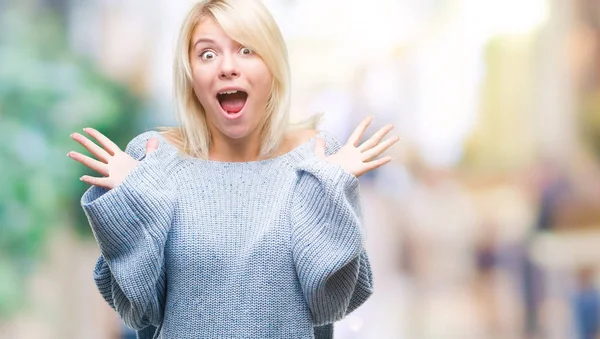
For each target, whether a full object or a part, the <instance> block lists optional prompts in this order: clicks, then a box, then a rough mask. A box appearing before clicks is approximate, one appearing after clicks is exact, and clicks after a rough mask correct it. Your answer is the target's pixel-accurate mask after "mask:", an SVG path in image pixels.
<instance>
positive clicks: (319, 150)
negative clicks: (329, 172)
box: [315, 138, 327, 159]
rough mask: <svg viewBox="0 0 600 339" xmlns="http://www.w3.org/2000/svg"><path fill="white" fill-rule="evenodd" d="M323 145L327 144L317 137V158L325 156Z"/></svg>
mask: <svg viewBox="0 0 600 339" xmlns="http://www.w3.org/2000/svg"><path fill="white" fill-rule="evenodd" d="M325 146H327V143H326V142H325V139H322V138H319V139H317V141H316V142H315V155H316V156H317V157H318V158H321V159H324V158H325Z"/></svg>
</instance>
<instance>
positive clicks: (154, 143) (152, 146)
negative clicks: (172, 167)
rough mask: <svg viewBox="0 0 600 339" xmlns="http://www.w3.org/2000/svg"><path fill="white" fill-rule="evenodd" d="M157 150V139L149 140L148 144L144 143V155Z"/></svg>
mask: <svg viewBox="0 0 600 339" xmlns="http://www.w3.org/2000/svg"><path fill="white" fill-rule="evenodd" d="M157 149H158V139H156V138H150V139H148V142H146V155H148V154H150V152H152V151H156V150H157Z"/></svg>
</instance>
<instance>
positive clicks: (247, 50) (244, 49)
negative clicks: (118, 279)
mask: <svg viewBox="0 0 600 339" xmlns="http://www.w3.org/2000/svg"><path fill="white" fill-rule="evenodd" d="M240 54H242V55H250V54H252V50H251V49H250V48H248V47H242V48H241V49H240Z"/></svg>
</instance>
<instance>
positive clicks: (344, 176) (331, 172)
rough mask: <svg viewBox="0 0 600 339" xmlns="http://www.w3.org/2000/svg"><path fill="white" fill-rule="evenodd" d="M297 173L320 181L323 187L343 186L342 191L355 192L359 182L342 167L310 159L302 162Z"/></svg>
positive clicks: (313, 158) (314, 158)
mask: <svg viewBox="0 0 600 339" xmlns="http://www.w3.org/2000/svg"><path fill="white" fill-rule="evenodd" d="M297 171H298V173H300V172H301V171H304V172H307V173H310V174H312V175H313V176H315V177H316V178H317V179H318V180H319V181H321V182H322V183H323V184H324V185H325V187H337V186H338V185H343V187H344V190H345V191H346V190H355V189H357V188H358V185H359V180H358V178H357V177H356V176H355V175H354V174H351V173H348V172H346V170H344V169H343V168H342V166H340V165H338V164H333V163H330V162H327V161H325V160H323V159H320V158H317V157H312V158H309V159H306V160H304V161H302V162H301V163H300V164H299V165H298V167H297Z"/></svg>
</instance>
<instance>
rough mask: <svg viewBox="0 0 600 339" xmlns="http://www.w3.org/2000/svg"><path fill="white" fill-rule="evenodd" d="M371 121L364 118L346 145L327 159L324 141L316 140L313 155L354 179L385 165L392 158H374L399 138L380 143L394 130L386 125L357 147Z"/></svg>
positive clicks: (368, 118) (389, 125)
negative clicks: (336, 165)
mask: <svg viewBox="0 0 600 339" xmlns="http://www.w3.org/2000/svg"><path fill="white" fill-rule="evenodd" d="M371 121H373V117H367V118H365V119H364V120H363V121H362V122H361V123H360V124H359V125H358V127H356V129H355V130H354V132H353V133H352V135H351V136H350V138H349V139H348V141H347V142H346V144H344V145H343V146H342V148H340V150H339V151H338V152H337V153H335V154H332V155H330V156H328V157H326V156H325V140H323V139H319V140H317V142H316V145H315V154H316V155H317V156H318V157H319V158H321V159H324V160H325V161H327V162H330V163H334V164H338V165H340V166H341V167H342V168H343V169H344V170H345V171H346V172H348V173H351V174H353V175H354V176H356V177H359V176H361V175H363V174H365V173H367V172H369V171H371V170H374V169H376V168H378V167H381V166H383V165H385V164H387V163H388V162H390V161H391V160H392V157H390V156H385V157H383V158H380V159H375V158H376V157H377V156H379V155H380V154H381V153H383V152H384V151H385V150H387V149H388V148H390V147H391V146H392V145H393V144H395V143H396V142H397V141H398V140H399V138H398V137H397V136H394V137H391V138H388V139H387V140H385V141H384V142H381V140H382V139H383V137H385V135H386V134H388V132H389V131H391V130H392V128H394V126H393V125H392V124H388V125H385V126H384V127H382V128H381V129H380V130H379V131H377V132H376V133H375V134H373V136H371V137H370V138H369V139H368V140H367V141H365V142H363V143H362V144H360V145H359V143H360V140H361V139H362V136H363V134H364V133H365V130H366V129H367V127H369V124H370V123H371ZM380 142H381V143H380ZM374 159H375V160H374Z"/></svg>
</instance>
